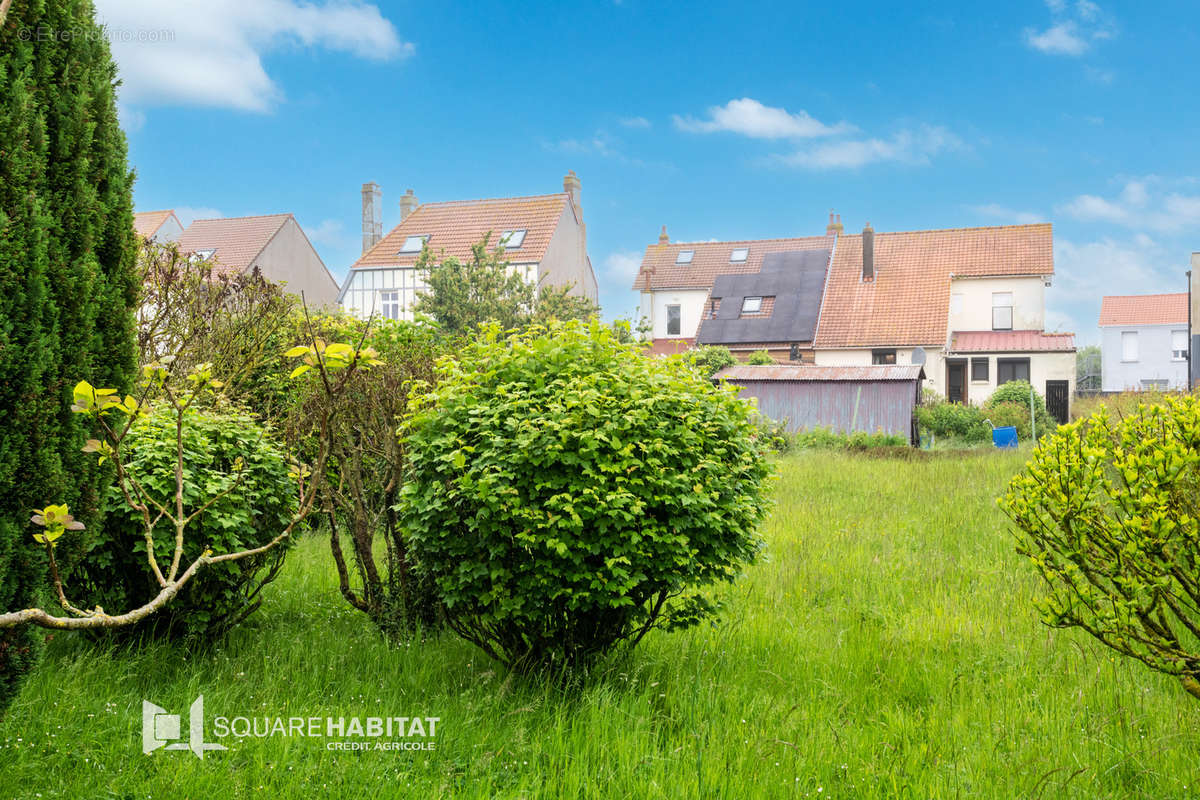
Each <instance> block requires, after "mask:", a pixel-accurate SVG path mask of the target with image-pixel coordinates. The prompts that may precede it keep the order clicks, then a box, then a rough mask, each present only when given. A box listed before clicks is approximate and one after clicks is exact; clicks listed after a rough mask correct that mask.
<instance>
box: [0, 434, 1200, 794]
mask: <svg viewBox="0 0 1200 800" xmlns="http://www.w3.org/2000/svg"><path fill="white" fill-rule="evenodd" d="M1021 460H1022V459H1021V456H1020V455H1019V454H1013V453H996V452H989V451H984V452H981V453H978V454H972V455H968V456H951V455H938V456H936V457H934V458H931V459H927V460H919V461H898V460H882V459H871V458H863V457H853V456H846V455H830V454H826V453H812V452H808V453H802V454H800V455H796V456H790V457H787V458H785V459H783V460H782V461H781V463H780V471H781V479H780V481H779V484H778V486H777V489H776V496H777V507H776V509H775V511H774V512H773V514H772V515H771V518H770V520H769V522H768V524H767V527H766V530H765V535H766V537H767V539H768V542H769V545H770V547H769V556H768V560H767V561H766V562H765V563H762V564H759V565H758V566H756V567H754V568H753V569H752V570H751V572H750V574H749V576H748V578H747V579H746V580H745V581H743V582H742V583H741V584H739V585H738V586H737V587H736V588H735V589H733V590H732V591H731V593H730V596H729V601H730V606H729V609H728V611H727V613H726V614H725V616H724V617H723V618H722V620H721V621H720V623H719V624H716V625H714V626H708V627H704V628H702V629H697V630H692V631H688V632H684V633H678V634H671V635H660V634H655V635H652V636H650V637H648V638H647V640H646V641H645V642H643V645H642V646H641V647H640V648H639V649H638V650H637V651H636V652H635V653H634V655H633V656H632V658H631V659H629V660H627V661H625V662H623V663H618V664H614V665H612V666H611V667H610V669H609V671H608V673H607V674H606V675H605V676H604V677H603V678H602V679H601V680H598V681H596V682H594V683H593V684H591V685H589V686H588V687H586V688H584V689H582V690H580V691H578V692H577V693H575V694H571V695H564V694H563V693H561V692H559V691H557V690H555V689H553V688H550V687H547V686H542V685H535V684H534V685H531V684H530V683H527V682H522V681H519V680H514V679H509V678H508V677H506V676H505V674H504V673H503V672H502V671H501V670H499V669H498V668H496V667H495V666H494V665H493V664H492V663H490V662H489V661H488V659H487V658H485V657H483V656H482V655H480V654H479V653H478V652H476V651H474V650H473V649H472V648H471V647H470V646H468V645H465V644H463V643H460V642H458V641H456V640H455V639H453V638H449V637H446V638H443V639H440V640H438V641H434V642H431V643H425V644H412V645H406V646H400V647H389V646H387V645H386V644H385V643H384V642H382V641H381V640H380V639H379V638H378V636H376V635H375V633H374V632H373V630H372V629H371V627H370V626H369V625H368V624H367V621H366V619H365V618H364V617H362V616H361V615H359V614H358V613H357V612H353V611H351V610H349V608H348V607H347V606H346V605H345V603H344V602H343V601H342V599H341V597H340V596H339V595H338V593H337V591H336V588H335V584H334V577H333V574H332V570H331V565H330V561H329V558H328V555H327V551H326V543H325V542H324V541H321V540H317V539H313V540H307V541H304V542H302V543H301V544H300V545H299V547H298V550H297V551H296V552H295V553H293V555H292V556H291V557H290V559H289V562H288V565H287V567H286V568H285V570H284V572H283V575H282V576H281V577H280V579H279V581H278V582H277V583H276V584H275V585H274V586H273V587H272V589H273V591H272V592H271V594H270V596H269V597H268V600H267V603H266V605H265V606H264V609H263V610H262V611H261V612H260V613H259V614H257V615H256V616H255V617H253V618H252V620H251V622H249V623H247V624H246V625H245V626H244V627H243V628H241V629H239V630H238V631H236V632H235V634H234V635H233V636H232V637H231V638H230V639H229V640H228V641H226V642H225V643H224V644H222V645H221V646H220V647H219V648H216V649H214V650H212V651H209V652H205V653H201V654H193V655H190V656H185V655H183V654H181V653H180V652H178V651H176V650H173V649H171V648H169V647H165V646H161V645H154V646H151V647H148V648H145V649H142V650H140V651H137V652H130V651H120V650H113V649H111V648H105V647H98V646H95V645H91V644H88V643H87V642H86V641H85V640H84V639H83V638H82V637H71V636H63V635H60V636H58V637H57V638H56V639H55V640H54V642H52V644H51V647H50V648H49V653H48V657H47V659H46V661H45V663H44V664H43V666H42V668H41V669H40V670H39V671H38V672H37V674H36V675H35V676H34V677H33V678H32V679H31V680H30V681H29V682H28V683H27V684H26V686H25V688H24V690H23V692H22V694H21V695H20V697H19V698H18V699H17V701H16V703H15V705H14V706H13V707H12V708H11V709H10V711H9V712H8V715H7V717H6V718H5V719H4V720H3V721H2V722H0V797H31V798H32V797H43V798H49V797H70V798H84V797H87V798H103V797H119V798H134V797H148V798H166V797H170V798H173V799H174V800H183V799H184V798H205V799H206V800H217V799H218V798H221V799H223V798H234V797H272V798H273V797H288V798H291V797H296V798H301V797H303V798H313V797H336V798H360V797H361V798H376V797H380V798H391V797H451V796H453V797H460V796H461V797H479V798H491V797H570V798H577V797H586V798H591V797H594V798H606V799H607V798H633V799H635V800H642V798H698V797H704V798H710V797H711V798H742V797H747V798H749V797H755V798H757V797H767V798H769V797H813V798H873V797H881V798H883V797H886V798H921V799H922V800H924V799H925V798H967V797H981V798H982V797H986V798H1004V799H1005V800H1011V798H1085V797H1086V798H1096V797H1106V798H1134V797H1136V798H1155V800H1163V799H1165V798H1193V797H1197V796H1200V704H1198V703H1196V701H1194V700H1191V699H1189V698H1188V696H1187V695H1186V694H1185V693H1184V691H1183V690H1182V689H1181V688H1180V687H1179V686H1178V685H1177V684H1176V683H1175V682H1174V681H1173V680H1171V679H1169V678H1166V677H1163V676H1159V675H1156V674H1153V673H1151V672H1149V671H1148V670H1146V669H1145V668H1143V667H1141V666H1140V665H1137V664H1133V663H1129V662H1127V661H1124V660H1121V659H1119V658H1116V657H1113V656H1110V655H1109V654H1108V652H1107V651H1106V650H1104V649H1103V648H1101V647H1099V646H1098V645H1094V644H1093V643H1092V642H1091V640H1090V639H1087V638H1086V637H1084V636H1083V635H1080V634H1076V633H1073V632H1054V631H1050V630H1048V629H1046V628H1045V627H1043V626H1042V625H1040V623H1039V622H1038V621H1037V618H1036V614H1035V612H1034V610H1033V609H1032V606H1031V603H1030V598H1031V596H1032V595H1033V594H1034V593H1035V592H1037V591H1038V586H1037V584H1036V580H1035V578H1034V576H1033V574H1032V570H1031V568H1029V567H1027V565H1026V564H1024V563H1022V560H1021V558H1020V557H1019V556H1017V555H1016V554H1015V553H1014V552H1013V540H1012V537H1011V536H1010V534H1009V533H1008V531H1007V528H1006V521H1005V519H1004V518H1003V516H1002V515H1001V514H1000V513H999V511H998V510H997V509H996V507H995V504H994V502H993V498H994V497H995V496H996V495H997V494H998V493H999V492H1000V490H1001V488H1002V487H1003V486H1004V484H1005V482H1006V480H1007V478H1008V477H1009V476H1010V475H1012V474H1013V473H1014V472H1015V471H1016V470H1017V469H1018V468H1019V466H1020V464H1021ZM200 693H203V694H204V698H205V704H206V715H207V717H208V720H209V722H208V732H207V733H208V739H209V741H214V740H215V739H214V736H213V722H212V720H213V717H214V716H217V715H226V716H230V717H232V716H238V715H242V716H253V715H259V716H263V715H266V716H272V717H275V716H282V717H288V716H304V717H308V716H321V717H325V716H334V717H337V716H345V717H351V716H361V717H367V716H374V715H378V716H414V715H420V716H437V717H440V718H441V722H440V723H439V724H438V728H437V737H436V749H435V750H433V751H432V752H365V753H339V752H331V751H327V750H326V749H324V741H323V740H321V739H306V738H301V737H287V738H285V737H273V738H264V739H254V738H249V739H243V740H238V741H231V740H230V739H221V740H219V741H222V742H223V743H226V744H230V749H229V750H228V751H227V752H216V753H210V754H208V755H207V757H206V758H205V759H204V760H203V761H201V760H199V759H197V758H195V757H194V756H193V755H191V754H190V753H187V752H164V751H161V750H160V751H158V752H155V753H153V754H152V755H150V756H143V755H142V753H141V707H142V699H143V698H145V699H149V700H151V701H153V702H155V703H157V704H158V705H160V706H163V707H164V708H166V709H168V710H169V711H171V712H172V713H180V714H182V715H183V725H184V734H185V735H186V726H187V708H188V705H189V704H190V703H191V702H192V700H193V699H194V698H195V697H196V695H198V694H200Z"/></svg>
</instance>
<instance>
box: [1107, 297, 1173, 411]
mask: <svg viewBox="0 0 1200 800" xmlns="http://www.w3.org/2000/svg"><path fill="white" fill-rule="evenodd" d="M1100 350H1101V359H1102V371H1101V382H1100V383H1101V388H1102V389H1103V390H1104V391H1106V392H1121V391H1141V390H1145V389H1159V390H1167V389H1186V388H1187V386H1188V295H1187V292H1180V293H1178V294H1144V295H1110V296H1107V297H1105V298H1103V300H1102V301H1101V303H1100Z"/></svg>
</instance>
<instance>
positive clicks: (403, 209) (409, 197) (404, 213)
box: [400, 189, 421, 222]
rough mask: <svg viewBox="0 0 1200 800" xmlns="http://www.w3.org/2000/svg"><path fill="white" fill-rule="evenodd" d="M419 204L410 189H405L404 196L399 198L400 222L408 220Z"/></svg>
mask: <svg viewBox="0 0 1200 800" xmlns="http://www.w3.org/2000/svg"><path fill="white" fill-rule="evenodd" d="M419 205H421V202H420V201H419V200H417V196H416V195H415V194H413V190H412V189H405V190H404V196H403V197H401V198H400V221H401V222H404V220H406V219H408V215H409V214H411V213H412V212H414V211H416V210H417V206H419Z"/></svg>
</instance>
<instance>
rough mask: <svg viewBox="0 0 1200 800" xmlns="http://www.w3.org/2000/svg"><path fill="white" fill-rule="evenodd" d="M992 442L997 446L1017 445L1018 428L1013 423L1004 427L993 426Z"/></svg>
mask: <svg viewBox="0 0 1200 800" xmlns="http://www.w3.org/2000/svg"><path fill="white" fill-rule="evenodd" d="M992 444H994V445H996V447H1016V446H1017V429H1016V428H1015V427H1014V426H1012V425H1006V426H1004V427H1003V428H992Z"/></svg>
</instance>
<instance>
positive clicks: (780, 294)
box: [696, 249, 830, 345]
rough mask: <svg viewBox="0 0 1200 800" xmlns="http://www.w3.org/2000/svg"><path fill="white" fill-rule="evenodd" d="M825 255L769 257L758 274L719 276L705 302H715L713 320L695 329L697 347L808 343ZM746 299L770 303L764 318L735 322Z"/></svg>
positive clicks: (814, 324)
mask: <svg viewBox="0 0 1200 800" xmlns="http://www.w3.org/2000/svg"><path fill="white" fill-rule="evenodd" d="M829 256H830V250H828V249H826V250H792V251H788V252H784V253H768V254H767V255H766V256H765V257H764V258H763V264H762V270H761V271H759V272H755V273H750V274H742V275H718V276H717V278H716V280H714V281H713V288H712V292H711V294H710V296H711V297H712V298H714V299H715V298H718V297H719V298H720V299H721V303H720V306H719V307H718V308H717V316H716V318H715V319H709V318H708V317H707V314H708V309H707V308H705V311H704V314H705V318H704V319H703V320H702V321H701V323H700V330H699V332H698V333H697V335H696V343H697V344H724V345H729V344H753V343H756V342H811V341H812V340H813V335H814V333H815V331H816V327H817V317H818V315H819V314H820V312H821V295H822V293H823V292H824V290H825V273H826V271H827V270H828V268H829ZM747 297H774V298H775V306H774V309H773V310H772V312H771V315H770V316H769V317H746V318H739V317H740V315H741V312H742V301H743V300H744V299H745V298H747Z"/></svg>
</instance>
